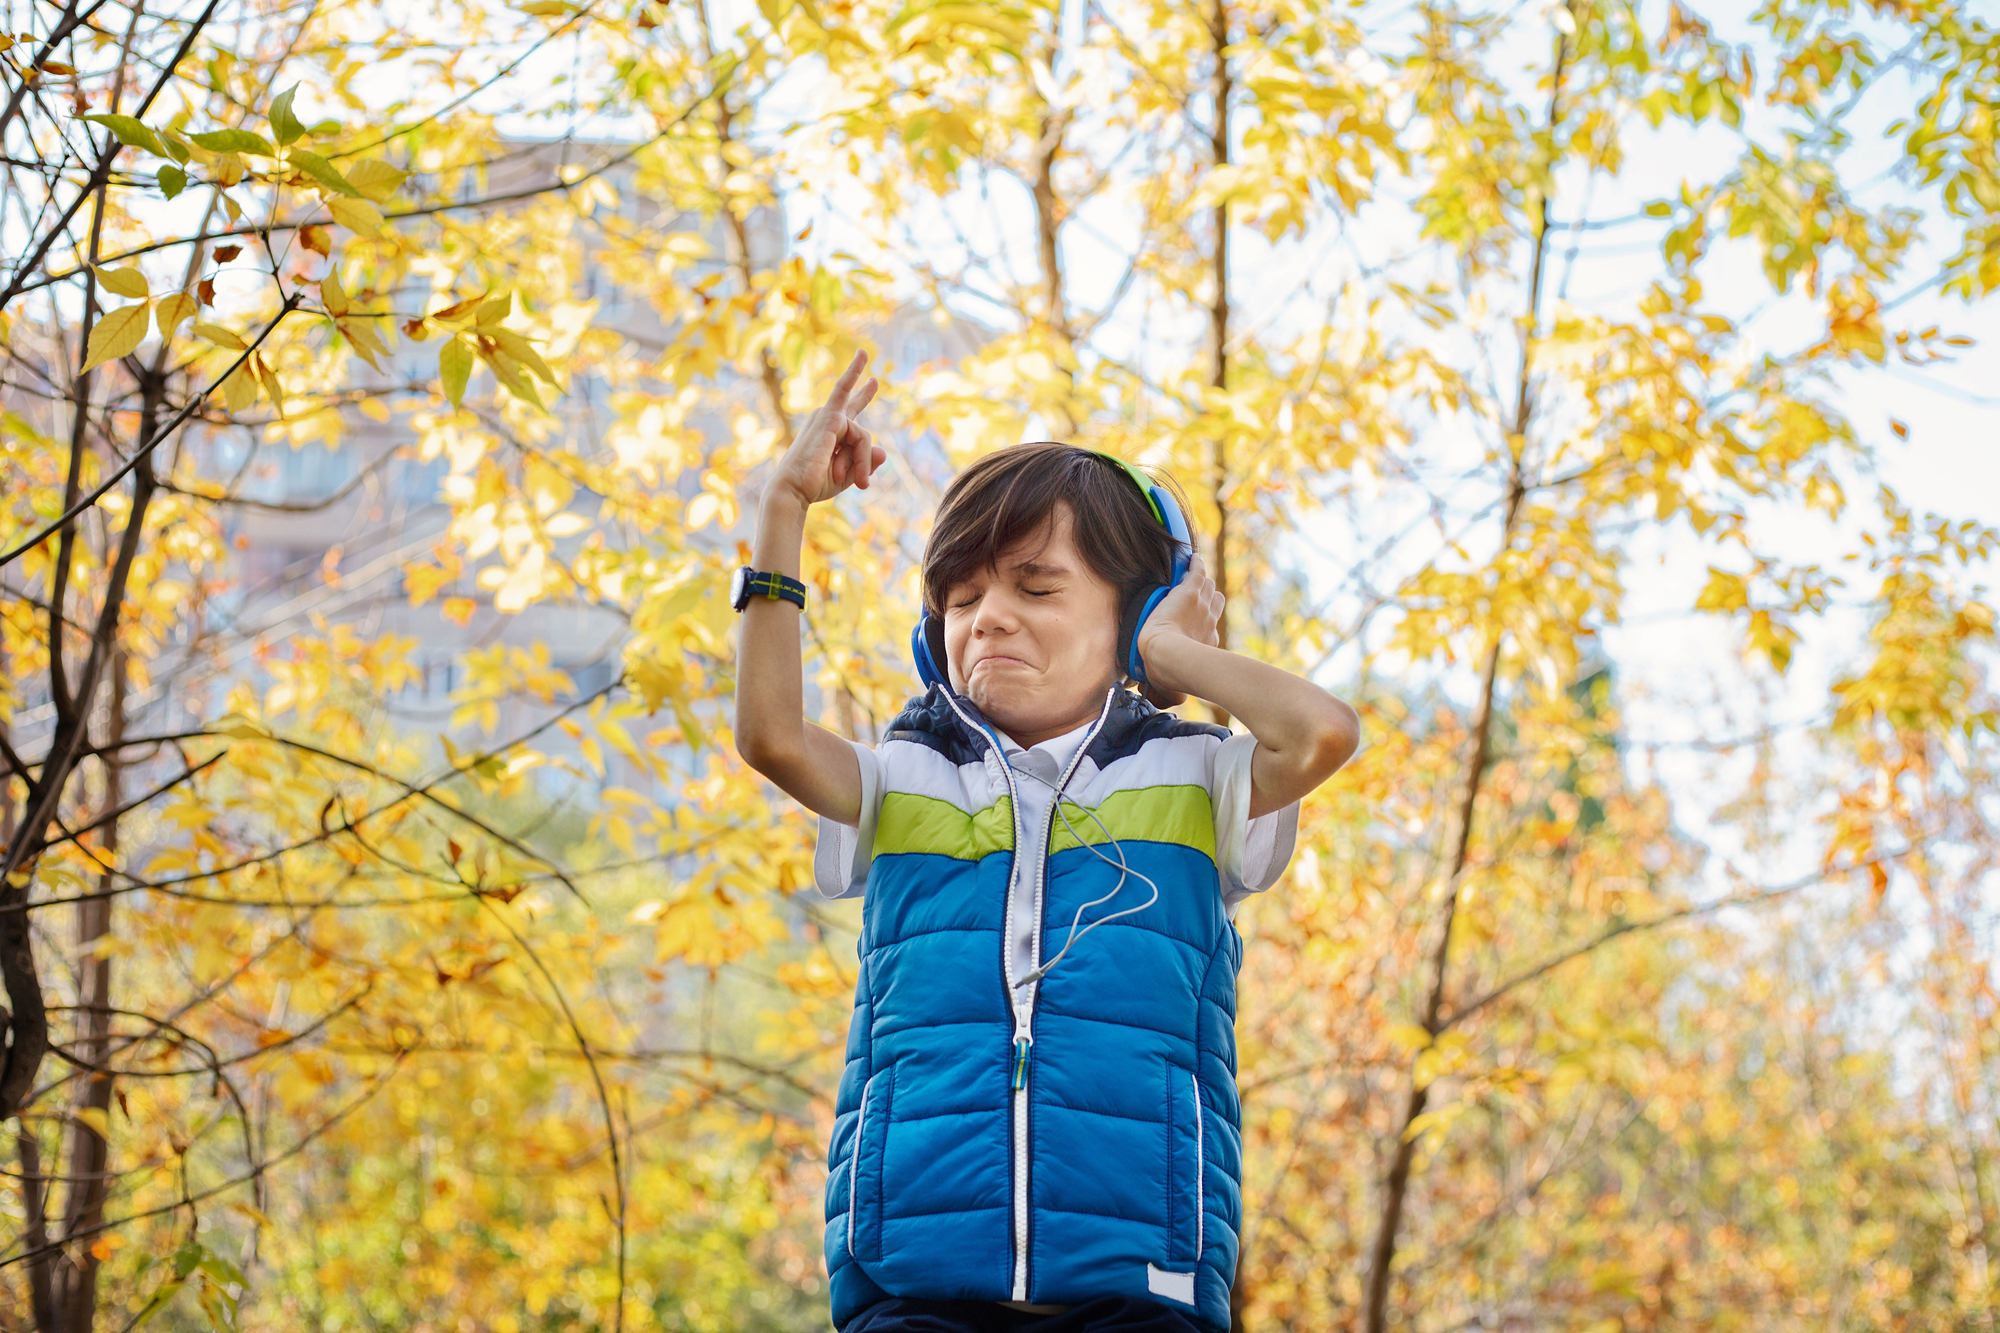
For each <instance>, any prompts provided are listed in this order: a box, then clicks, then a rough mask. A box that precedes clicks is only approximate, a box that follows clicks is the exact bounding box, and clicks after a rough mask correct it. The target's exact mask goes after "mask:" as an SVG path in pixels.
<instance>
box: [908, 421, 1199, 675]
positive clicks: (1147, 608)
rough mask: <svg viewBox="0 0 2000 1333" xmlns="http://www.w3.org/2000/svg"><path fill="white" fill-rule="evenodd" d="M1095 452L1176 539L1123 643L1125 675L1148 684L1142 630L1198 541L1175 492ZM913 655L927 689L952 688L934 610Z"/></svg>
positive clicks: (919, 630)
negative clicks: (1165, 569)
mask: <svg viewBox="0 0 2000 1333" xmlns="http://www.w3.org/2000/svg"><path fill="white" fill-rule="evenodd" d="M1090 452H1091V453H1094V454H1097V456H1098V457H1099V458H1101V459H1103V460H1104V461H1105V462H1107V463H1109V464H1111V465H1112V466H1113V467H1115V468H1117V469H1118V470H1119V471H1120V472H1123V473H1124V474H1125V475H1126V476H1128V477H1130V478H1131V479H1132V484H1133V485H1134V486H1137V487H1138V488H1139V494H1141V495H1143V496H1145V497H1146V501H1147V503H1148V504H1150V505H1151V506H1152V509H1153V516H1154V517H1155V518H1157V519H1159V520H1160V526H1161V527H1163V528H1165V529H1166V530H1167V535H1168V536H1170V537H1172V538H1173V539H1174V564H1173V576H1172V577H1171V578H1169V579H1168V580H1167V581H1166V582H1165V583H1164V584H1162V585H1160V586H1159V587H1157V588H1152V589H1149V590H1148V591H1147V593H1146V594H1145V597H1144V598H1143V600H1141V601H1140V603H1139V614H1138V615H1137V616H1135V617H1134V618H1133V620H1132V628H1131V631H1130V634H1129V637H1127V638H1126V639H1125V640H1124V641H1123V642H1122V643H1120V644H1119V657H1120V658H1121V659H1122V660H1123V662H1124V664H1125V674H1126V675H1128V676H1130V677H1131V678H1132V679H1133V680H1135V681H1137V682H1139V684H1141V685H1144V684H1145V683H1146V664H1145V663H1144V662H1142V661H1141V660H1140V659H1139V627H1140V626H1142V625H1144V624H1145V623H1146V617H1147V616H1150V615H1152V614H1153V608H1154V607H1156V606H1158V605H1159V604H1160V601H1161V599H1162V598H1164V597H1165V596H1166V595H1167V594H1168V593H1170V592H1172V591H1173V590H1174V588H1175V587H1176V586H1177V585H1178V584H1179V583H1180V581H1181V579H1182V578H1183V577H1184V576H1185V575H1186V574H1187V571H1188V565H1189V564H1190V563H1191V562H1192V560H1193V559H1194V541H1193V539H1192V538H1191V537H1190V536H1189V533H1188V521H1187V515H1185V514H1183V513H1182V512H1181V507H1180V503H1179V502H1178V501H1176V500H1175V499H1174V495H1173V492H1172V491H1169V490H1168V489H1167V488H1166V487H1164V486H1162V485H1160V484H1159V483H1158V482H1156V481H1154V480H1153V479H1152V478H1151V477H1149V476H1147V475H1146V474H1145V473H1143V472H1141V471H1140V470H1139V469H1138V468H1136V467H1133V466H1132V465H1131V464H1130V463H1128V462H1126V461H1125V460H1124V459H1122V458H1115V457H1113V456H1112V455H1110V454H1107V453H1099V452H1098V451H1097V450H1095V449H1093V450H1091V451H1090ZM910 656H911V657H913V658H915V659H916V663H917V679H919V680H921V681H922V682H923V683H924V684H925V685H926V686H930V685H942V686H944V687H945V688H946V689H950V688H951V675H950V673H949V672H948V671H947V670H946V669H945V651H944V619H943V617H941V616H934V615H932V614H931V613H930V608H928V607H926V608H925V609H924V613H923V615H922V616H920V617H919V618H918V620H917V627H916V629H915V630H913V631H912V632H911V634H910Z"/></svg>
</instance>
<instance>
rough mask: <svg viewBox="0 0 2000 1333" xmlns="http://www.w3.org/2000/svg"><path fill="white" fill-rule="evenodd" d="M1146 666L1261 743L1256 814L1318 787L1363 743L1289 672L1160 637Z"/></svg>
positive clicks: (1347, 721) (1342, 709)
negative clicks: (1213, 707)
mask: <svg viewBox="0 0 2000 1333" xmlns="http://www.w3.org/2000/svg"><path fill="white" fill-rule="evenodd" d="M1145 658H1146V674H1147V675H1148V676H1149V677H1151V678H1153V679H1155V680H1159V681H1161V682H1162V683H1163V684H1165V685H1166V686H1168V687H1169V688H1171V689H1176V690H1184V691H1186V692H1187V693H1189V694H1192V695H1194V696H1195V697H1196V698H1198V699H1206V700H1208V701H1209V702H1210V703H1212V704H1216V705H1218V706H1219V707H1221V708H1223V709H1225V710H1227V711H1228V713H1229V714H1230V715H1231V716H1232V717H1235V718H1236V719H1237V720H1239V721H1240V722H1242V723H1243V725H1244V726H1245V727H1246V728H1248V729H1249V731H1250V734H1251V735H1253V736H1255V737H1256V738H1257V759H1256V761H1255V766H1254V768H1253V774H1254V777H1255V779H1256V781H1255V786H1256V789H1257V791H1256V799H1255V801H1254V803H1253V806H1252V811H1251V812H1252V814H1262V813H1264V812H1265V811H1266V810H1271V809H1277V808H1279V807H1280V806H1284V805H1289V804H1290V803H1291V802H1292V801H1295V800H1297V799H1298V798H1299V797H1301V796H1303V795H1304V794H1305V793H1306V792H1308V791H1310V790H1312V789H1313V788H1314V787H1317V786H1318V785H1319V784H1320V783H1321V782H1324V781H1325V780H1326V779H1327V778H1328V777H1330V776H1332V774H1333V773H1334V772H1335V770H1337V769H1338V768H1339V767H1340V766H1341V765H1342V764H1344V763H1346V762H1347V760H1348V757H1349V756H1350V755H1352V754H1353V753H1354V750H1355V747H1356V746H1357V745H1358V744H1359V743H1360V735H1361V732H1360V720H1359V719H1358V718H1357V717H1356V716H1355V713H1354V710H1353V709H1352V708H1349V707H1348V706H1347V705H1346V704H1344V703H1342V702H1341V701H1340V700H1338V699H1336V698H1334V697H1333V696H1332V695H1331V694H1328V693H1327V692H1326V691H1325V690H1323V689H1321V688H1320V687H1319V686H1317V685H1315V684H1313V683H1312V682H1311V681H1309V680H1306V679H1304V678H1303V677H1301V676H1295V675H1293V674H1292V673H1291V672H1289V671H1284V670H1281V669H1280V668H1278V667H1274V666H1271V665H1269V664H1268V663H1264V662H1259V661H1256V660H1254V659H1252V658H1248V657H1244V656H1242V655H1241V654H1239V653H1232V652H1229V651H1228V650H1227V649H1223V648H1217V647H1215V646H1213V645H1211V644H1206V643H1198V642H1196V641H1195V640H1194V639H1191V638H1189V637H1188V636H1186V635H1184V634H1162V635H1159V636H1157V637H1155V638H1154V639H1153V641H1152V642H1151V643H1149V644H1148V645H1147V647H1146V649H1145ZM1259 807H1261V808H1259Z"/></svg>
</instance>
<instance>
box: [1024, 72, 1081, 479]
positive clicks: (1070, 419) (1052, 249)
mask: <svg viewBox="0 0 2000 1333" xmlns="http://www.w3.org/2000/svg"><path fill="white" fill-rule="evenodd" d="M1050 64H1051V66H1053V64H1054V61H1053V60H1052V61H1051V62H1050ZM1067 120H1068V117H1067V114H1066V113H1065V112H1063V111H1061V110H1060V109H1058V108H1056V107H1051V106H1044V107H1043V109H1042V120H1041V137H1040V138H1039V139H1037V140H1036V142H1035V183H1034V195H1035V236H1036V240H1037V242H1038V243H1039V251H1040V255H1041V264H1042V323H1043V324H1044V325H1045V326H1046V327H1047V328H1048V331H1049V334H1050V336H1051V337H1052V338H1053V339H1054V340H1055V341H1056V343H1057V344H1059V346H1060V348H1061V351H1060V355H1059V358H1058V360H1057V365H1056V368H1057V369H1058V370H1060V371H1061V372H1062V373H1063V377H1064V378H1065V379H1067V380H1068V381H1069V383H1070V387H1071V388H1072V389H1074V388H1075V386H1076V371H1075V369H1074V362H1075V359H1076V354H1075V349H1074V339H1075V334H1074V332H1073V330H1071V328H1070V326H1069V298H1068V296H1067V295H1066V294H1065V293H1064V291H1063V270H1062V247H1061V240H1062V203H1061V201H1060V200H1059V199H1057V198H1056V180H1055V175H1056V162H1057V160H1058V159H1060V158H1061V157H1062V149H1063V130H1064V128H1065V126H1066V123H1067ZM1078 424H1079V423H1078V422H1077V419H1076V413H1075V411H1074V410H1073V407H1072V405H1071V404H1070V403H1069V402H1064V403H1063V404H1061V405H1059V406H1057V407H1055V408H1053V409H1052V413H1051V420H1050V421H1049V435H1050V437H1051V438H1053V439H1059V440H1067V439H1069V438H1070V437H1071V436H1072V435H1074V434H1076V428H1077V425H1078Z"/></svg>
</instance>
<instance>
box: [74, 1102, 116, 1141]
mask: <svg viewBox="0 0 2000 1333" xmlns="http://www.w3.org/2000/svg"><path fill="white" fill-rule="evenodd" d="M76 1118H77V1119H78V1120H81V1121H82V1122H83V1123H84V1124H86V1125H89V1126H90V1129H91V1132H92V1133H94V1134H96V1135H97V1137H98V1138H100V1139H106V1140H108V1139H110V1137H111V1117H110V1116H108V1115H106V1114H105V1113H104V1108H103V1107H101V1106H79V1107H77V1108H76Z"/></svg>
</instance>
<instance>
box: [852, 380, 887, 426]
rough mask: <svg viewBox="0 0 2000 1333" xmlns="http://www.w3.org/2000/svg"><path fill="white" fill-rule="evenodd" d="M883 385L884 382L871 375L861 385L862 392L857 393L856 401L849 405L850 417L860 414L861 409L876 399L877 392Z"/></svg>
mask: <svg viewBox="0 0 2000 1333" xmlns="http://www.w3.org/2000/svg"><path fill="white" fill-rule="evenodd" d="M881 387H882V382H881V381H880V380H878V379H874V378H872V377H871V378H870V379H869V381H868V382H867V383H866V384H864V385H862V386H861V392H860V393H858V394H856V395H855V397H854V401H853V402H851V403H849V404H848V405H847V415H849V416H850V417H858V416H860V415H861V409H862V408H864V407H866V406H868V404H870V403H872V402H874V401H875V393H876V391H877V390H878V389H880V388H881Z"/></svg>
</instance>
